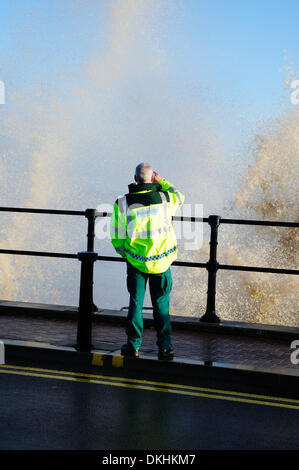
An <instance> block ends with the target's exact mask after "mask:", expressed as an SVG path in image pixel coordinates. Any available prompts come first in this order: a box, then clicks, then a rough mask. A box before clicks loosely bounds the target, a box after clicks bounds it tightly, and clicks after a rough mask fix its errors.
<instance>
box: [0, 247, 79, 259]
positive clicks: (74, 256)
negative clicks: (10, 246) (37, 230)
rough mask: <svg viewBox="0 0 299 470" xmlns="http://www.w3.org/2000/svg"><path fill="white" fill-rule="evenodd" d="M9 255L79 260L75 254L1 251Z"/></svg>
mask: <svg viewBox="0 0 299 470" xmlns="http://www.w3.org/2000/svg"><path fill="white" fill-rule="evenodd" d="M1 253H2V254H8V255H28V256H46V257H52V258H72V259H78V255H76V254H73V253H54V252H51V251H50V252H49V251H28V250H5V249H0V254H1Z"/></svg>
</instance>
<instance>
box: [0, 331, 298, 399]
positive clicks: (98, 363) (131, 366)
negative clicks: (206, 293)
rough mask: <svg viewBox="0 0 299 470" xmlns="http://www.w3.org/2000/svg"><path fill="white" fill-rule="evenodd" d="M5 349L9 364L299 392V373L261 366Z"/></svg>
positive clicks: (16, 343) (10, 343)
mask: <svg viewBox="0 0 299 470" xmlns="http://www.w3.org/2000/svg"><path fill="white" fill-rule="evenodd" d="M2 343H3V344H4V348H5V363H8V364H9V363H11V364H14V363H15V361H17V362H18V361H21V362H22V363H24V362H25V363H26V364H27V363H29V364H30V365H31V366H35V365H36V366H37V365H38V366H39V367H41V366H42V364H43V363H46V364H47V365H50V366H52V367H57V366H64V367H72V368H73V369H77V368H79V369H80V368H82V367H83V368H87V369H89V370H90V369H92V371H93V372H94V373H99V371H103V372H104V371H108V372H109V371H111V370H112V371H114V373H115V371H116V370H122V371H124V372H125V373H144V371H146V373H149V372H150V373H151V374H152V375H157V376H160V377H161V376H167V377H171V376H172V377H189V378H196V379H211V380H218V381H225V382H230V383H242V384H246V383H248V384H250V385H263V386H267V387H273V388H275V389H285V390H289V389H290V388H291V389H292V392H299V371H298V370H293V369H288V370H286V369H263V368H261V367H257V366H243V365H238V364H229V363H217V362H212V363H211V362H203V361H195V360H191V359H185V358H179V357H178V358H175V360H173V361H166V362H164V361H159V360H157V358H156V357H152V356H148V355H146V356H145V355H141V356H140V357H139V359H133V358H126V357H124V356H122V355H121V354H120V350H113V351H107V350H96V349H94V350H91V351H88V352H85V351H77V350H76V348H75V347H71V346H56V345H55V346H54V345H51V344H47V343H38V342H32V341H20V340H8V339H4V340H2Z"/></svg>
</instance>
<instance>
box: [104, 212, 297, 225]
mask: <svg viewBox="0 0 299 470" xmlns="http://www.w3.org/2000/svg"><path fill="white" fill-rule="evenodd" d="M96 215H97V217H110V216H111V212H97V214H96ZM172 220H174V221H176V222H204V223H206V222H209V218H208V217H192V216H191V217H184V216H173V217H172ZM220 223H221V224H240V225H265V226H273V227H294V228H299V222H276V221H270V220H242V219H221V218H220Z"/></svg>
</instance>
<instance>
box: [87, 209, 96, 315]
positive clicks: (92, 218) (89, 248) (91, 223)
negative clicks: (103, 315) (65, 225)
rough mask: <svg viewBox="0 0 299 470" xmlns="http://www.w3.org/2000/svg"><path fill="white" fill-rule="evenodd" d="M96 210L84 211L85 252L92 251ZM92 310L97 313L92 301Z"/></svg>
mask: <svg viewBox="0 0 299 470" xmlns="http://www.w3.org/2000/svg"><path fill="white" fill-rule="evenodd" d="M96 212H97V211H96V209H86V211H85V217H86V218H87V220H88V230H87V251H94V238H95V220H96ZM92 309H93V311H94V312H98V310H99V309H98V307H97V306H96V305H95V304H94V302H93V300H92Z"/></svg>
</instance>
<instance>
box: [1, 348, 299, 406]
mask: <svg viewBox="0 0 299 470" xmlns="http://www.w3.org/2000/svg"><path fill="white" fill-rule="evenodd" d="M99 356H100V355H99ZM2 367H4V368H13V369H20V370H32V371H36V372H49V373H52V374H59V375H61V374H62V375H71V376H74V375H76V376H79V377H92V378H95V379H104V380H107V379H109V380H111V381H112V380H113V381H120V380H121V381H125V382H131V383H136V384H142V385H144V384H145V385H155V386H164V387H169V388H183V389H185V390H195V391H201V392H208V393H217V394H224V395H233V396H238V397H247V398H248V397H249V398H250V399H252V398H256V399H259V400H263V399H266V400H269V399H270V400H271V401H282V402H287V403H294V404H298V405H299V400H296V399H294V398H284V397H273V396H269V395H260V394H253V393H244V392H233V391H230V390H222V389H213V388H206V387H196V386H193V385H182V384H177V383H176V384H174V383H168V382H157V381H151V380H141V379H132V378H128V377H114V376H110V375H109V376H107V375H99V374H87V373H84V372H74V371H63V370H55V369H40V368H37V367H27V366H14V365H8V364H3V365H0V369H1V368H2Z"/></svg>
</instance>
